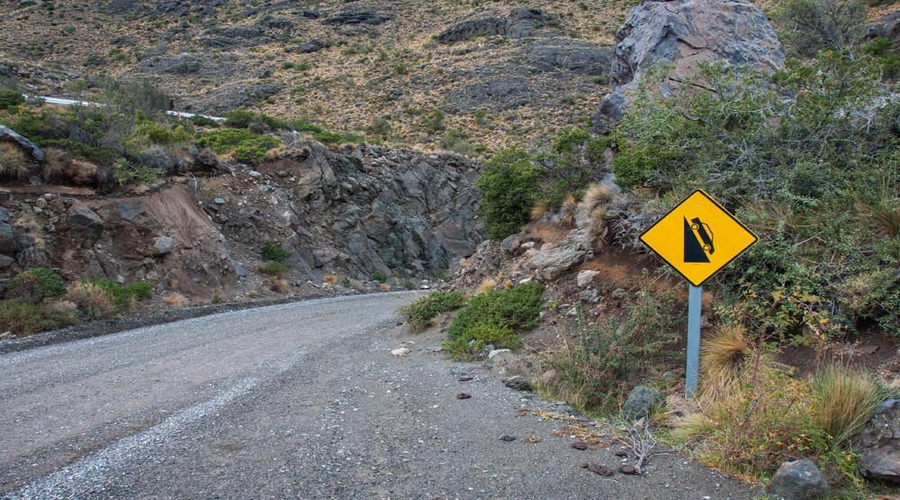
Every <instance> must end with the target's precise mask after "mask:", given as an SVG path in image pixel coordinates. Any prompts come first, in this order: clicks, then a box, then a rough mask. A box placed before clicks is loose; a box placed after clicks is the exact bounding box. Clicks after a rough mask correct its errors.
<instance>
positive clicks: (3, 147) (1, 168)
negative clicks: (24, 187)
mask: <svg viewBox="0 0 900 500" xmlns="http://www.w3.org/2000/svg"><path fill="white" fill-rule="evenodd" d="M28 166H29V161H28V155H27V154H25V151H22V148H20V147H18V146H16V145H15V144H12V143H9V142H0V178H6V179H16V180H18V179H23V178H25V177H26V176H27V175H28Z"/></svg>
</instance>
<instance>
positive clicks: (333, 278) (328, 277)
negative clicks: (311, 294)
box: [322, 274, 338, 285]
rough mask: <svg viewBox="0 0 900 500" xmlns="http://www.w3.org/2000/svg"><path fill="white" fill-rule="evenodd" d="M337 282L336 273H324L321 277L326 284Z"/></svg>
mask: <svg viewBox="0 0 900 500" xmlns="http://www.w3.org/2000/svg"><path fill="white" fill-rule="evenodd" d="M337 282H338V277H337V275H336V274H326V275H325V276H323V277H322V283H325V284H327V285H336V284H337Z"/></svg>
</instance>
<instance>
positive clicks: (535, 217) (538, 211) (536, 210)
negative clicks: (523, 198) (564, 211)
mask: <svg viewBox="0 0 900 500" xmlns="http://www.w3.org/2000/svg"><path fill="white" fill-rule="evenodd" d="M548 213H550V202H549V201H547V200H537V201H535V202H534V205H532V206H531V212H530V215H531V220H532V221H533V222H537V221H539V220H541V219H543V218H544V217H546V216H547V214H548Z"/></svg>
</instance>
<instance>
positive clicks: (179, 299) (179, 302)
mask: <svg viewBox="0 0 900 500" xmlns="http://www.w3.org/2000/svg"><path fill="white" fill-rule="evenodd" d="M163 302H164V303H165V304H166V305H167V306H169V307H171V308H172V309H178V308H181V307H187V306H189V305H191V299H189V298H187V297H185V296H184V295H182V294H181V293H178V292H172V293H170V294H169V295H166V296H165V297H164V298H163Z"/></svg>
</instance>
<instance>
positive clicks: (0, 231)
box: [0, 222, 16, 257]
mask: <svg viewBox="0 0 900 500" xmlns="http://www.w3.org/2000/svg"><path fill="white" fill-rule="evenodd" d="M0 254H2V255H6V256H9V257H14V256H15V255H16V232H15V230H13V227H12V226H10V225H9V224H7V223H6V222H0Z"/></svg>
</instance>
